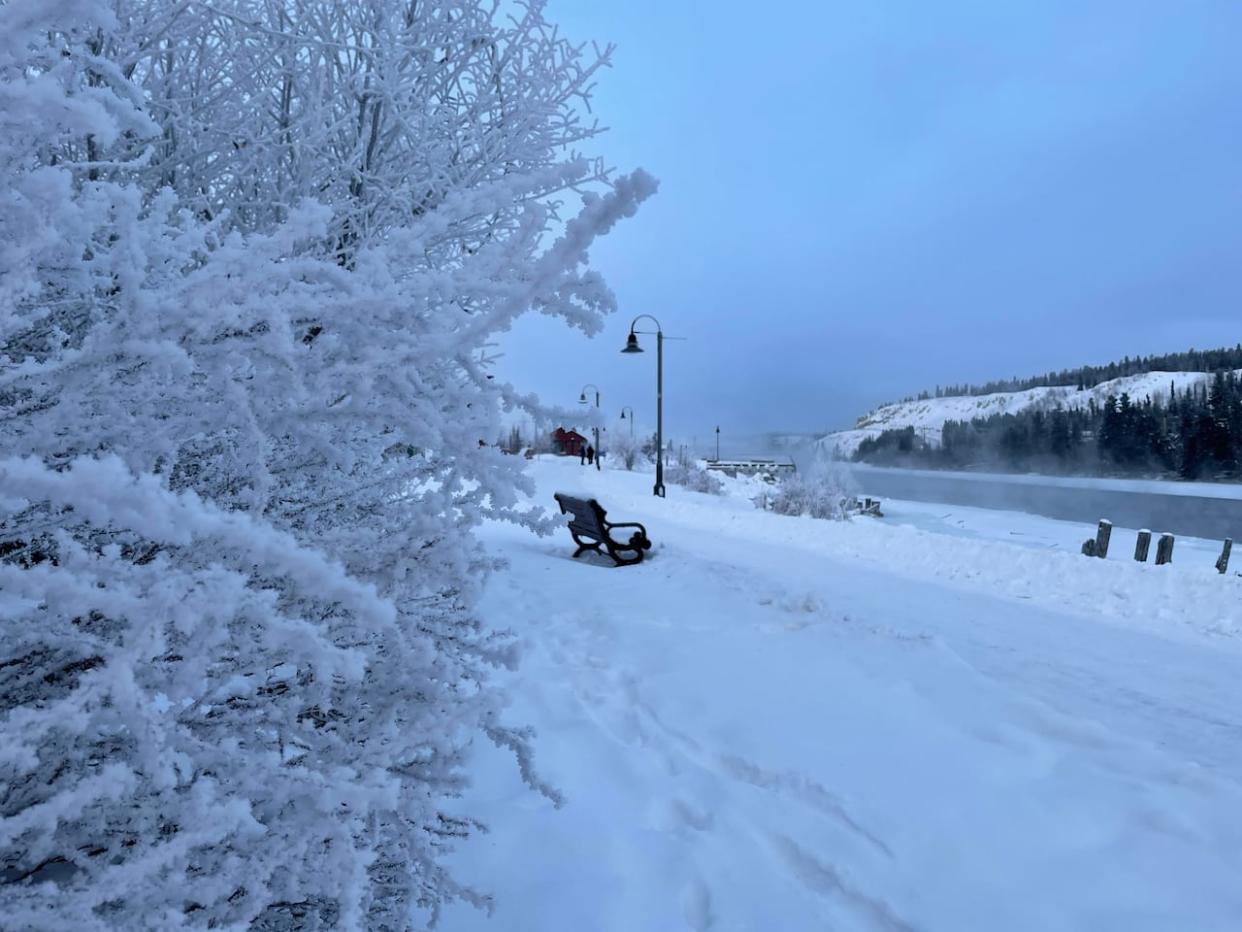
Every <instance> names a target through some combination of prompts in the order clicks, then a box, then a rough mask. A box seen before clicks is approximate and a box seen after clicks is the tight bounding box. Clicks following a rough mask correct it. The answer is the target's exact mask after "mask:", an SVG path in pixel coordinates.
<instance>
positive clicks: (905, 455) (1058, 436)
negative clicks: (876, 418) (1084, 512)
mask: <svg viewBox="0 0 1242 932" xmlns="http://www.w3.org/2000/svg"><path fill="white" fill-rule="evenodd" d="M1215 352H1219V353H1222V354H1223V355H1222V356H1221V357H1213V358H1220V359H1224V360H1225V362H1226V365H1227V366H1228V368H1223V367H1221V368H1217V369H1216V372H1215V374H1214V375H1213V376H1212V378H1211V379H1210V380H1206V381H1204V382H1202V383H1200V384H1199V385H1196V386H1193V387H1190V388H1187V389H1183V390H1182V391H1180V392H1179V391H1178V390H1177V387H1176V385H1175V384H1173V383H1171V384H1170V386H1169V394H1168V396H1167V397H1165V396H1163V395H1160V396H1157V397H1153V396H1151V395H1146V396H1144V397H1143V398H1141V399H1135V398H1131V397H1130V396H1129V395H1128V394H1125V393H1122V394H1120V395H1110V396H1108V397H1107V398H1106V399H1105V400H1104V402H1103V403H1102V404H1101V403H1100V402H1098V401H1096V400H1095V399H1094V398H1091V399H1090V400H1089V401H1088V403H1087V405H1086V406H1085V407H1075V408H1065V407H1062V406H1057V407H1055V408H1053V409H1051V410H1046V409H1040V408H1032V409H1028V410H1026V411H1021V412H1017V413H1012V414H996V415H992V416H989V417H982V418H975V419H973V420H970V421H948V422H946V423H945V425H944V427H943V430H942V431H941V437H940V438H939V441H940V442H939V443H936V442H935V440H934V438H929V437H926V436H922V435H920V434H919V433H918V432H916V430H915V428H913V427H905V428H897V429H893V430H886V431H884V432H883V433H881V434H880V435H878V436H876V437H872V438H868V439H866V440H864V441H863V442H862V443H861V444H860V445H859V447H858V450H857V451H856V453H855V454H854V457H853V458H854V460H855V461H859V462H867V463H873V464H877V465H895V466H896V465H899V466H918V467H925V468H940V469H965V468H976V467H987V468H999V469H1006V470H1014V471H1033V472H1053V473H1077V474H1084V473H1085V474H1100V475H1131V476H1161V477H1168V478H1179V479H1237V478H1239V476H1240V475H1242V470H1240V466H1242V378H1239V376H1238V374H1237V372H1236V371H1234V370H1235V369H1237V368H1239V365H1238V363H1237V362H1236V361H1235V359H1234V357H1232V356H1229V355H1228V353H1227V352H1226V351H1215ZM1228 352H1232V351H1228ZM1200 355H1201V356H1202V355H1204V354H1200ZM1190 356H1191V354H1179V355H1178V357H1177V358H1179V359H1188V358H1190ZM1159 358H1160V359H1162V360H1171V359H1174V358H1175V357H1159ZM1121 365H1125V363H1123V364H1121ZM1099 371H1105V372H1107V371H1110V369H1109V367H1104V369H1102V370H1099ZM1148 371H1149V370H1148ZM1126 374H1132V373H1126ZM1117 377H1119V376H1117Z"/></svg>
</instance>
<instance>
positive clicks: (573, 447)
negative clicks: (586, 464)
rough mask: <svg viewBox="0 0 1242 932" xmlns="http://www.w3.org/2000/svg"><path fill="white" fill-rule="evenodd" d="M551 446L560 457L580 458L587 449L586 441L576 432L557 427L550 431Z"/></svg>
mask: <svg viewBox="0 0 1242 932" xmlns="http://www.w3.org/2000/svg"><path fill="white" fill-rule="evenodd" d="M552 446H553V447H554V448H555V449H556V452H557V453H559V454H560V455H561V456H581V455H582V451H583V450H585V449H586V447H587V439H586V437H584V436H582V434H580V433H578V432H577V431H576V430H566V429H565V428H564V427H558V428H557V429H556V430H554V431H552Z"/></svg>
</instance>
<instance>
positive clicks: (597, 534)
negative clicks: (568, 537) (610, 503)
mask: <svg viewBox="0 0 1242 932" xmlns="http://www.w3.org/2000/svg"><path fill="white" fill-rule="evenodd" d="M555 498H556V500H557V502H558V503H559V504H560V506H561V514H565V513H566V512H568V513H570V514H571V515H573V517H571V518H570V519H569V528H570V530H572V531H577V532H578V533H579V534H586V535H587V536H588V537H594V538H596V539H597V540H605V539H606V532H605V530H604V514H605V512H604V509H603V508H602V507H600V504H599V502H597V501H596V500H595V499H593V498H574V496H572V495H566V494H565V493H564V492H557V493H556V496H555Z"/></svg>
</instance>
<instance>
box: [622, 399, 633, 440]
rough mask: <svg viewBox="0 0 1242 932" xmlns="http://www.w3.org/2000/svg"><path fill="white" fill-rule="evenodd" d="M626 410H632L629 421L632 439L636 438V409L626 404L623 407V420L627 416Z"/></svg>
mask: <svg viewBox="0 0 1242 932" xmlns="http://www.w3.org/2000/svg"><path fill="white" fill-rule="evenodd" d="M626 411H629V412H630V417H629V421H630V439H631V440H633V439H634V409H633V408H631V407H630V406H629V405H626V406H625V407H623V408H622V409H621V420H623V421H624V420H625V419H626V418H625V412H626Z"/></svg>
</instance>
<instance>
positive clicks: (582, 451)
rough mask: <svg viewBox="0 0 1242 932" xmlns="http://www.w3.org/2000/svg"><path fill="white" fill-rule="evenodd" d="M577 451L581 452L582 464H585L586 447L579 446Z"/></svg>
mask: <svg viewBox="0 0 1242 932" xmlns="http://www.w3.org/2000/svg"><path fill="white" fill-rule="evenodd" d="M578 451H579V452H580V453H581V454H582V465H583V466H585V465H586V447H579V448H578Z"/></svg>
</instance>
